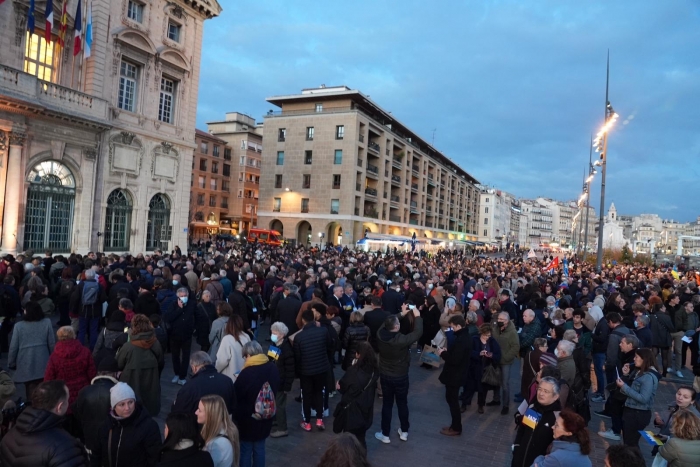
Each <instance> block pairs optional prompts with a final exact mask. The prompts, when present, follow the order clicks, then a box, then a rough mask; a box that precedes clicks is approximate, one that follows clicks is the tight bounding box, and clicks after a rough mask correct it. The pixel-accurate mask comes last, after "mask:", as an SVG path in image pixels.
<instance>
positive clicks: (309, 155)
mask: <svg viewBox="0 0 700 467" xmlns="http://www.w3.org/2000/svg"><path fill="white" fill-rule="evenodd" d="M313 157H314V155H313V151H304V164H306V165H309V164H311V161H312V159H313Z"/></svg>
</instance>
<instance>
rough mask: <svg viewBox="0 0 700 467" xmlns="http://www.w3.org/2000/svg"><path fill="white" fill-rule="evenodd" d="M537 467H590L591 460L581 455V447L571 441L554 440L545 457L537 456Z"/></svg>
mask: <svg viewBox="0 0 700 467" xmlns="http://www.w3.org/2000/svg"><path fill="white" fill-rule="evenodd" d="M534 464H537V467H591V465H592V464H591V460H590V459H589V458H588V456H587V455H585V454H581V445H580V444H579V443H576V442H572V441H562V440H558V439H555V440H554V441H553V442H552V450H551V451H550V452H549V454H547V455H546V456H537V458H536V459H535V462H534V463H533V465H534Z"/></svg>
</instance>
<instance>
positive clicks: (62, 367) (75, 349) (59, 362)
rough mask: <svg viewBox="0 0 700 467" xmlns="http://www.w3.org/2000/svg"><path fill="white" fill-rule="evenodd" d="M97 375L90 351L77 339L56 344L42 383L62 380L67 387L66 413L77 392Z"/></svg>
mask: <svg viewBox="0 0 700 467" xmlns="http://www.w3.org/2000/svg"><path fill="white" fill-rule="evenodd" d="M96 374H97V370H96V369H95V361H94V360H93V359H92V354H90V349H88V348H87V347H85V346H84V345H83V344H81V343H80V342H79V341H78V340H77V339H70V340H65V341H58V342H56V347H55V348H54V350H53V353H52V354H51V357H49V364H48V365H47V366H46V371H45V372H44V381H53V380H59V379H60V380H63V381H65V383H66V386H68V394H69V399H68V405H69V409H68V413H70V412H71V408H70V406H71V405H73V402H75V400H76V399H77V398H78V392H80V390H81V389H83V388H84V387H85V386H89V385H90V381H91V380H92V378H94V377H95V375H96Z"/></svg>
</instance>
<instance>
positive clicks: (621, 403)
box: [595, 335, 639, 441]
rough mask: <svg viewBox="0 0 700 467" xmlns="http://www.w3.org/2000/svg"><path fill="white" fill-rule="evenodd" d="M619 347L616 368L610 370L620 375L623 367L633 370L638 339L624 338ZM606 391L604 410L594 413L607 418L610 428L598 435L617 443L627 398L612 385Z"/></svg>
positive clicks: (633, 337) (632, 337)
mask: <svg viewBox="0 0 700 467" xmlns="http://www.w3.org/2000/svg"><path fill="white" fill-rule="evenodd" d="M619 347H620V351H619V352H618V360H617V364H616V368H613V369H612V370H613V372H615V374H622V369H623V368H624V367H628V368H634V357H635V355H636V350H637V348H638V347H639V339H637V338H636V337H635V336H632V335H628V336H625V337H623V338H622V339H621V340H620V345H619ZM608 390H609V391H610V396H609V397H608V399H607V400H606V401H605V409H604V410H602V411H596V412H595V413H596V415H598V416H601V417H609V418H610V422H611V427H610V428H609V429H607V430H606V431H599V432H598V435H599V436H602V437H603V438H608V439H612V440H615V441H617V440H619V439H620V433H621V431H622V413H623V411H624V407H625V400H626V398H627V396H625V395H624V394H623V393H622V391H621V389H620V388H619V387H618V386H617V385H616V384H613V383H610V385H609V387H608Z"/></svg>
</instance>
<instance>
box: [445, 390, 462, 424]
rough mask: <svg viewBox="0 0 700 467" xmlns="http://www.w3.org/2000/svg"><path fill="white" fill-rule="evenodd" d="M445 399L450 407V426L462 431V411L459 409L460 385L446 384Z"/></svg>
mask: <svg viewBox="0 0 700 467" xmlns="http://www.w3.org/2000/svg"><path fill="white" fill-rule="evenodd" d="M445 400H446V401H447V405H448V406H449V407H450V416H451V417H452V423H451V424H450V428H452V429H453V430H454V431H458V432H460V433H461V432H462V413H461V412H460V411H459V386H445Z"/></svg>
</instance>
